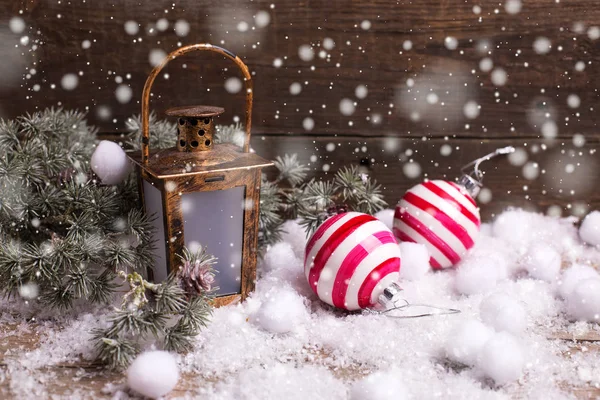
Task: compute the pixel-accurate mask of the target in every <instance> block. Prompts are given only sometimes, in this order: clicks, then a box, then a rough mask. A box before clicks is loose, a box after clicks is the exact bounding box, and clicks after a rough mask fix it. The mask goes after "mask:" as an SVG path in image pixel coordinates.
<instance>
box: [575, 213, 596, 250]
mask: <svg viewBox="0 0 600 400" xmlns="http://www.w3.org/2000/svg"><path fill="white" fill-rule="evenodd" d="M579 237H580V238H581V240H583V241H584V242H586V243H588V244H591V245H593V246H600V211H592V212H591V213H589V214H588V215H586V216H585V218H584V219H583V222H581V226H580V227H579Z"/></svg>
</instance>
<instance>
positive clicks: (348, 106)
mask: <svg viewBox="0 0 600 400" xmlns="http://www.w3.org/2000/svg"><path fill="white" fill-rule="evenodd" d="M355 108H356V107H355V106H354V102H353V101H352V100H350V99H342V100H341V101H340V112H341V113H342V115H346V116H348V115H352V114H354V110H355Z"/></svg>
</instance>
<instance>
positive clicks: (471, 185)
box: [457, 174, 482, 199]
mask: <svg viewBox="0 0 600 400" xmlns="http://www.w3.org/2000/svg"><path fill="white" fill-rule="evenodd" d="M457 183H458V184H459V185H460V186H462V187H464V188H465V190H466V191H467V193H469V195H470V196H471V197H472V198H473V199H475V198H476V197H477V195H478V194H479V191H480V190H481V187H482V184H481V182H479V181H478V180H477V179H475V178H473V177H472V176H471V175H467V174H464V175H463V176H461V177H460V179H459V180H458V182H457Z"/></svg>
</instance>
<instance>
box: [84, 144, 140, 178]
mask: <svg viewBox="0 0 600 400" xmlns="http://www.w3.org/2000/svg"><path fill="white" fill-rule="evenodd" d="M90 164H91V167H92V171H94V173H95V174H96V175H98V177H99V178H100V180H101V181H102V183H103V184H105V185H117V184H119V183H121V182H123V180H124V179H125V178H126V177H127V175H129V172H130V170H131V163H130V162H129V159H128V158H127V155H126V154H125V152H124V151H123V149H122V148H121V146H119V145H118V144H116V143H115V142H111V141H109V140H102V141H101V142H100V143H98V147H96V150H95V151H94V154H92V158H91V160H90Z"/></svg>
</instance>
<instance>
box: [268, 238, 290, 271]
mask: <svg viewBox="0 0 600 400" xmlns="http://www.w3.org/2000/svg"><path fill="white" fill-rule="evenodd" d="M296 264H298V259H297V257H296V254H295V253H294V249H293V248H292V245H291V244H289V243H287V242H279V243H275V244H274V245H273V246H271V247H270V248H269V250H267V252H266V253H265V255H264V257H263V262H262V265H263V266H264V267H265V269H266V270H267V271H276V270H281V269H287V268H290V266H293V265H296Z"/></svg>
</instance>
